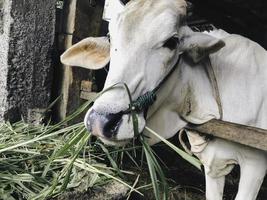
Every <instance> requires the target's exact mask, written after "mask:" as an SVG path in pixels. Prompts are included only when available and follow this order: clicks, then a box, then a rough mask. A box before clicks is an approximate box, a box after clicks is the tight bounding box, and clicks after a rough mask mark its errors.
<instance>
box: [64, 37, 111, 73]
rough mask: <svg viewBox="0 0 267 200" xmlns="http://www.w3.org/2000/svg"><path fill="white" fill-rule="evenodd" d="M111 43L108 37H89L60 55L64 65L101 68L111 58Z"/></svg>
mask: <svg viewBox="0 0 267 200" xmlns="http://www.w3.org/2000/svg"><path fill="white" fill-rule="evenodd" d="M109 52H110V43H109V41H108V38H106V37H95V38H93V37H89V38H86V39H84V40H82V41H80V42H78V43H77V44H75V45H73V46H72V47H70V48H69V49H68V50H66V51H65V52H64V53H63V54H62V55H61V57H60V60H61V62H62V63H63V64H64V65H69V66H79V67H84V68H87V69H101V68H103V67H105V66H106V65H107V64H108V62H109V60H110V54H109Z"/></svg>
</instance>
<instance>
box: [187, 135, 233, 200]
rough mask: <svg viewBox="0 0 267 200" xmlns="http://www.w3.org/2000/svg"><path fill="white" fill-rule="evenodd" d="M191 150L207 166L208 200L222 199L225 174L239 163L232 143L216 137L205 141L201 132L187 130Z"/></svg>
mask: <svg viewBox="0 0 267 200" xmlns="http://www.w3.org/2000/svg"><path fill="white" fill-rule="evenodd" d="M187 136H188V139H189V142H190V144H191V151H192V152H193V153H194V154H195V155H196V156H197V157H198V158H199V159H200V160H201V162H202V164H203V165H204V168H205V178H206V198H207V200H222V198H223V189H224V183H225V176H226V175H227V174H229V173H230V172H231V171H232V169H233V167H234V165H235V164H237V161H236V157H235V149H234V148H233V146H232V143H231V142H230V143H229V142H227V141H225V140H222V139H218V138H215V139H214V140H212V141H209V142H205V138H204V137H202V136H200V135H199V134H197V133H195V132H191V131H187Z"/></svg>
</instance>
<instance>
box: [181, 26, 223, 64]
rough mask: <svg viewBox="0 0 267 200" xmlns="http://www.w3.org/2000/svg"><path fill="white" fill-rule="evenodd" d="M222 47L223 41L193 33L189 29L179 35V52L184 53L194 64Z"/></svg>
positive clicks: (203, 34)
mask: <svg viewBox="0 0 267 200" xmlns="http://www.w3.org/2000/svg"><path fill="white" fill-rule="evenodd" d="M224 46H225V43H224V41H222V40H220V39H218V38H215V37H213V36H210V35H207V34H205V33H200V32H193V31H191V30H190V29H189V28H185V29H184V30H182V31H181V33H180V51H182V52H185V53H186V54H187V55H188V56H189V57H190V58H192V60H193V61H194V62H195V63H197V62H199V61H201V60H202V59H203V58H205V57H206V56H208V55H209V54H211V53H214V52H216V51H218V50H220V49H221V48H222V47H224Z"/></svg>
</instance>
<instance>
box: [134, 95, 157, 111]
mask: <svg viewBox="0 0 267 200" xmlns="http://www.w3.org/2000/svg"><path fill="white" fill-rule="evenodd" d="M156 98H157V96H156V94H155V92H153V91H149V92H146V93H145V94H143V95H142V96H140V97H138V98H137V99H136V100H135V101H133V103H132V105H131V110H134V111H137V112H140V111H143V110H145V109H147V108H148V107H149V106H151V105H152V104H153V103H154V102H155V101H156Z"/></svg>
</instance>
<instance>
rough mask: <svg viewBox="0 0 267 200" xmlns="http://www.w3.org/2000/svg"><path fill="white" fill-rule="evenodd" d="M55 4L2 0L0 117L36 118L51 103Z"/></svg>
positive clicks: (48, 0) (40, 0) (38, 0)
mask: <svg viewBox="0 0 267 200" xmlns="http://www.w3.org/2000/svg"><path fill="white" fill-rule="evenodd" d="M55 5H56V0H23V1H22V0H0V10H2V12H1V13H2V17H1V15H0V26H1V24H2V27H1V28H0V120H3V119H5V120H6V119H8V120H11V121H16V120H18V119H20V117H21V116H23V117H24V118H26V119H27V118H33V119H34V118H35V117H36V116H39V114H40V112H43V111H44V110H45V108H46V107H47V106H48V105H49V101H50V90H51V84H52V53H53V45H54V35H55V33H54V32H55V11H56V8H55ZM1 6H2V8H1ZM1 20H2V22H1ZM1 29H2V32H1ZM35 115H36V116H35ZM29 120H31V119H29Z"/></svg>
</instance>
